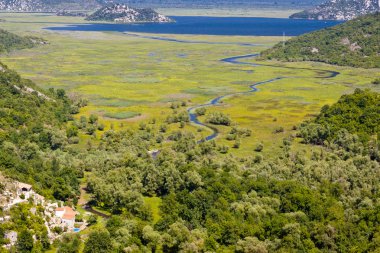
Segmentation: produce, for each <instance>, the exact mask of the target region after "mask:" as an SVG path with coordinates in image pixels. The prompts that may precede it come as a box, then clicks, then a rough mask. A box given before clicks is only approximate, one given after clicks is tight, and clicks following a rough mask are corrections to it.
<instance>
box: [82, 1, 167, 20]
mask: <svg viewBox="0 0 380 253" xmlns="http://www.w3.org/2000/svg"><path fill="white" fill-rule="evenodd" d="M86 20H89V21H107V22H117V23H137V22H154V23H167V22H173V20H172V19H171V18H169V17H166V16H164V15H162V14H159V13H157V12H156V11H154V10H152V9H136V8H131V7H129V6H128V5H125V4H109V5H107V6H104V7H103V8H101V9H99V10H97V11H96V12H95V13H93V14H91V15H90V16H88V17H87V18H86Z"/></svg>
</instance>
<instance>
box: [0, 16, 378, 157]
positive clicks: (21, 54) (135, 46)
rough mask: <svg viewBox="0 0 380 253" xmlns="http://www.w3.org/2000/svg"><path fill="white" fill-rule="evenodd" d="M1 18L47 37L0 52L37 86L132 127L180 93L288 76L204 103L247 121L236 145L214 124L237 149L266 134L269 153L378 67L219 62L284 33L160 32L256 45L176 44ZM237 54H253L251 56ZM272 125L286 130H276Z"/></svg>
mask: <svg viewBox="0 0 380 253" xmlns="http://www.w3.org/2000/svg"><path fill="white" fill-rule="evenodd" d="M0 18H2V19H5V20H6V21H12V22H5V23H4V24H3V28H5V29H8V30H10V31H16V32H19V33H21V34H26V35H29V34H33V35H36V34H38V36H42V37H43V38H45V39H46V40H48V41H49V45H45V46H41V47H38V48H34V49H30V50H23V51H18V52H16V53H11V54H8V55H6V56H4V57H3V61H4V62H5V63H6V64H7V65H9V66H10V67H11V68H13V69H15V70H17V71H19V72H20V73H21V74H22V75H23V76H24V77H26V78H30V79H32V80H33V81H35V82H36V83H37V84H38V85H40V86H42V87H43V88H46V89H47V88H51V87H53V88H64V89H65V90H66V91H67V92H68V93H71V94H80V95H81V96H83V97H85V98H86V99H88V101H89V105H88V106H87V107H85V108H83V109H82V110H81V113H80V115H86V116H89V115H91V114H97V115H99V116H100V119H99V121H100V122H102V124H104V125H105V130H107V129H110V128H113V129H115V130H118V129H121V128H123V129H126V128H131V127H135V128H138V127H139V125H140V123H141V122H148V121H149V120H151V119H153V118H154V119H155V120H156V121H157V122H158V124H161V123H162V122H163V121H164V120H165V119H166V118H167V117H168V116H170V115H171V114H172V113H173V112H172V109H171V108H170V105H171V103H172V102H186V106H187V107H190V106H193V105H198V104H203V103H205V102H207V101H210V100H211V99H213V98H215V97H218V96H221V95H225V94H231V93H237V92H245V91H248V90H249V85H251V84H253V83H255V82H260V81H265V80H268V79H271V78H275V77H287V78H285V79H282V80H278V81H276V82H272V83H267V84H264V85H262V86H258V88H259V92H258V93H248V94H242V95H236V96H231V97H228V98H226V99H224V100H223V101H222V103H221V104H220V105H218V106H214V107H208V108H207V111H208V112H212V111H221V112H224V113H225V114H227V115H229V117H230V118H231V119H232V122H233V123H232V125H236V124H237V125H238V126H239V127H244V128H248V129H251V130H252V135H251V136H249V137H246V138H244V139H243V140H241V145H240V147H239V149H233V148H232V147H233V145H234V142H232V141H228V140H226V136H227V134H228V132H229V131H230V130H231V127H224V126H217V128H218V129H219V131H220V132H221V134H220V135H219V137H218V140H217V141H218V143H221V144H225V145H227V146H229V147H230V151H231V152H234V153H237V154H241V155H247V154H252V152H254V149H255V147H256V145H257V144H259V143H263V145H264V149H263V152H264V153H266V152H267V153H273V152H272V151H273V150H272V148H275V147H278V145H277V144H278V143H281V141H282V138H279V137H285V136H288V135H289V134H291V133H292V128H293V126H294V125H297V124H299V123H300V122H301V121H302V120H303V119H305V118H307V117H309V116H310V115H313V114H315V113H316V112H318V111H319V108H321V107H322V106H323V105H324V104H331V103H333V102H334V101H336V100H337V99H338V98H339V96H340V95H341V94H343V93H348V92H351V91H353V90H354V89H355V88H357V87H370V86H371V87H375V85H373V84H371V82H372V81H373V77H374V76H376V75H377V76H378V75H379V74H378V71H377V70H363V69H354V68H343V67H332V66H330V65H323V64H318V63H307V62H306V63H273V62H271V63H270V64H272V65H276V68H273V67H272V66H260V67H252V66H248V65H247V66H246V65H233V64H229V63H223V62H220V60H221V59H222V58H226V57H232V56H237V55H245V54H252V53H255V52H260V51H262V50H264V49H266V48H268V47H270V46H272V45H274V44H275V43H277V42H278V41H280V39H281V38H276V37H238V36H237V37H231V36H230V37H225V36H190V35H161V36H163V37H165V36H166V37H170V38H176V39H181V40H191V41H209V42H229V43H241V42H248V43H257V44H261V45H262V46H256V47H248V46H240V45H223V44H212V45H211V44H182V43H175V42H167V41H159V40H151V39H145V38H140V37H136V36H130V35H126V34H121V33H110V32H108V33H105V32H104V33H103V32H70V33H68V32H50V31H47V30H42V29H41V28H43V27H46V26H56V25H61V26H62V25H63V23H76V22H81V21H80V19H79V18H67V17H53V16H48V15H42V16H37V15H32V14H28V21H27V22H28V26H27V27H28V30H26V29H25V27H26V26H25V24H24V23H21V20H25V18H26V14H12V15H10V14H2V15H0ZM39 22H41V23H39ZM46 22H47V23H46ZM31 31H33V33H31ZM36 31H37V33H36ZM242 61H245V62H254V61H255V59H253V58H251V59H249V58H247V59H243V60H242ZM299 68H302V69H299ZM316 69H318V70H316ZM321 70H329V71H338V72H340V73H341V74H340V75H338V76H337V77H335V78H331V79H323V78H320V77H321V76H326V75H328V74H326V73H324V72H323V71H321ZM377 87H378V86H377ZM132 116H135V117H132ZM131 117H132V118H131ZM200 119H201V120H204V118H203V117H200ZM179 127H180V125H179V124H174V125H169V126H168V131H173V130H178V129H179ZM183 127H184V129H185V130H188V131H192V132H194V134H196V135H197V136H198V137H199V138H201V137H205V136H207V135H209V134H210V131H209V130H203V131H200V132H199V131H198V127H195V126H192V125H191V124H189V123H186V125H185V126H183ZM278 127H282V128H283V130H284V131H277V133H275V132H276V128H278ZM98 136H101V132H99V134H98ZM80 138H81V139H83V138H87V137H86V136H83V137H80ZM81 143H82V144H83V142H81ZM274 144H275V145H274Z"/></svg>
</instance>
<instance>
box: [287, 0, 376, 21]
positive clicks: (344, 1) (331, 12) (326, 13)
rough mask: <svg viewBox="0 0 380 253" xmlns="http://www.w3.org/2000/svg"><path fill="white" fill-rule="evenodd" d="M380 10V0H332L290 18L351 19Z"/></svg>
mask: <svg viewBox="0 0 380 253" xmlns="http://www.w3.org/2000/svg"><path fill="white" fill-rule="evenodd" d="M378 11H380V0H331V1H327V2H326V3H323V4H321V5H318V6H317V7H315V8H313V9H310V10H305V11H302V12H299V13H295V14H293V15H291V16H290V18H300V19H319V20H351V19H354V18H356V17H359V16H362V15H366V14H370V13H375V12H378Z"/></svg>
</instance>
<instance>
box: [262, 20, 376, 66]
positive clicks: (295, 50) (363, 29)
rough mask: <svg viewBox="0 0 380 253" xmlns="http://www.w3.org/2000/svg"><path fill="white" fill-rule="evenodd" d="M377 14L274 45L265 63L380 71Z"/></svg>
mask: <svg viewBox="0 0 380 253" xmlns="http://www.w3.org/2000/svg"><path fill="white" fill-rule="evenodd" d="M379 41H380V14H379V13H377V14H370V15H366V16H363V17H360V18H357V19H355V20H352V21H348V22H346V23H344V24H340V25H337V26H334V27H331V28H327V29H323V30H320V31H316V32H312V33H309V34H305V35H302V36H299V37H296V38H293V39H290V40H289V41H287V42H286V43H285V46H283V45H282V43H280V44H277V45H276V46H274V47H273V48H271V49H269V50H266V51H264V52H263V53H262V57H263V58H266V59H278V60H283V61H319V62H325V63H329V64H336V65H342V66H353V67H363V68H379V67H380V44H379Z"/></svg>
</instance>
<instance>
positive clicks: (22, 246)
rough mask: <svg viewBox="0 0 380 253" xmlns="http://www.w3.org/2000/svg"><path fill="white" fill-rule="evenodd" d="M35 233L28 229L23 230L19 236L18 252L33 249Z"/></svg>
mask: <svg viewBox="0 0 380 253" xmlns="http://www.w3.org/2000/svg"><path fill="white" fill-rule="evenodd" d="M33 245H34V242H33V235H32V233H30V232H29V231H28V230H22V231H21V232H20V233H19V234H18V236H17V252H20V253H29V252H31V251H32V249H33Z"/></svg>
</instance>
